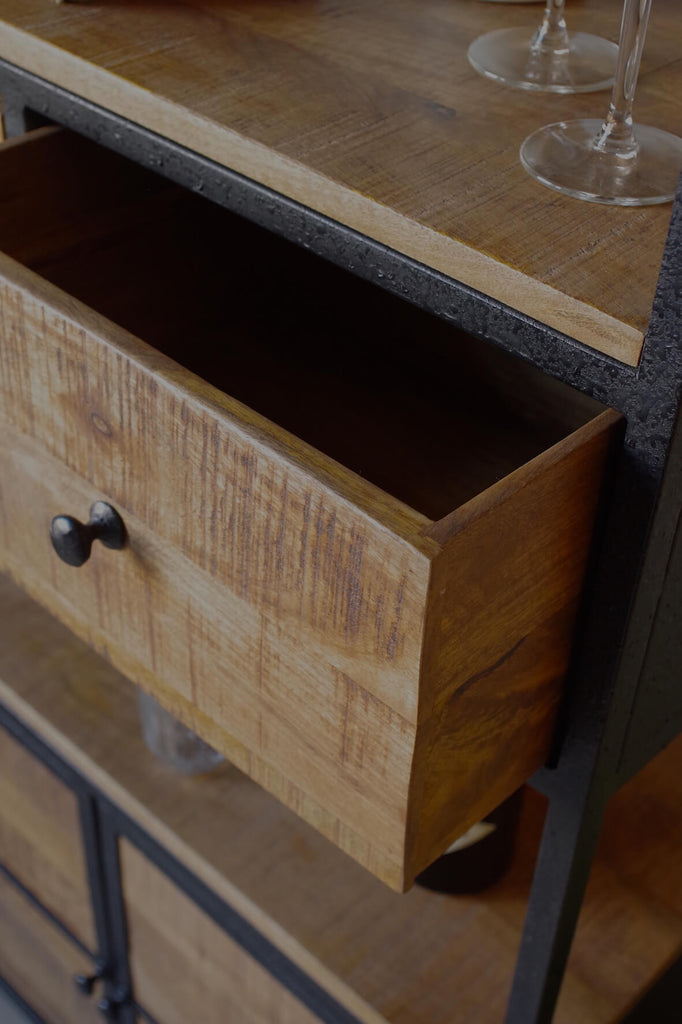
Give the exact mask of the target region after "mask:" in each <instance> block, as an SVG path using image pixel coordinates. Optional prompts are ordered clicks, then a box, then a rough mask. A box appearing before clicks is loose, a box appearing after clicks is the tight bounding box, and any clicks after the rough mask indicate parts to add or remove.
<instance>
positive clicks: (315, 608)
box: [0, 129, 620, 889]
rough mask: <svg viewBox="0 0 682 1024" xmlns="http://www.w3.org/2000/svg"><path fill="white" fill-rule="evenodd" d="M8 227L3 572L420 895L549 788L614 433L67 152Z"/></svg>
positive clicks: (156, 189) (109, 166)
mask: <svg viewBox="0 0 682 1024" xmlns="http://www.w3.org/2000/svg"><path fill="white" fill-rule="evenodd" d="M0 204H1V209H0V248H1V249H2V250H3V252H4V253H6V254H7V255H5V256H2V260H1V264H0V270H1V275H0V296H1V298H0V317H1V324H0V329H1V330H2V347H1V350H0V419H1V423H0V425H1V427H2V449H1V452H0V563H1V564H2V565H3V566H4V567H5V568H6V569H8V570H9V571H10V572H11V573H12V575H13V576H14V577H15V578H16V579H17V580H18V581H19V582H20V583H21V584H22V585H23V586H24V587H25V588H26V589H27V590H28V591H29V593H30V594H31V595H32V596H33V597H35V598H36V599H37V600H39V601H41V602H42V603H43V604H44V605H45V606H46V607H47V608H49V609H50V610H51V611H52V612H53V613H54V614H56V615H58V616H59V617H60V618H61V619H62V620H63V621H64V622H66V623H67V624H68V625H69V626H70V627H71V628H72V629H73V630H74V631H75V632H76V633H78V634H79V635H80V636H82V637H84V638H86V639H87V640H88V641H89V642H90V643H91V644H92V645H93V646H94V647H95V648H96V649H97V650H99V651H101V652H102V653H104V654H105V655H106V656H107V657H108V658H109V659H110V660H111V661H112V662H113V663H114V664H115V665H116V666H117V667H118V668H119V669H121V670H122V671H123V672H125V673H127V675H129V676H130V677H131V678H132V679H133V680H134V681H135V682H137V683H139V684H140V685H141V686H143V687H144V688H146V689H148V690H149V691H151V692H153V693H154V694H155V695H156V696H157V697H158V699H159V700H160V701H161V702H162V703H163V704H165V705H166V706H167V707H168V708H169V709H170V710H171V711H173V712H174V713H175V714H176V715H177V716H178V717H179V718H181V719H182V720H183V721H185V722H186V723H187V724H188V725H190V726H191V727H192V728H193V729H195V730H196V731H197V732H198V733H199V734H201V735H202V736H203V737H204V738H205V739H206V740H207V741H208V742H209V743H211V744H212V745H213V746H215V747H217V748H218V749H220V750H221V751H222V752H224V753H225V754H226V755H227V756H228V757H229V758H230V759H231V760H232V761H233V762H235V763H236V764H237V765H238V766H239V767H240V768H242V769H243V770H244V771H245V772H247V773H248V774H249V775H251V776H252V777H253V778H255V779H256V780H257V781H258V782H260V783H261V784H262V785H263V786H265V787H266V788H267V789H268V790H270V791H271V792H272V793H274V794H275V795H276V796H278V797H279V798H280V799H281V800H282V801H284V802H285V803H286V804H287V805H288V806H290V807H292V808H293V809H294V810H295V811H297V812H298V813H299V814H300V815H301V816H302V817H304V818H305V819H306V820H307V821H309V822H311V823H312V824H313V825H314V826H316V827H317V828H318V829H319V830H320V831H322V832H323V833H324V834H325V835H327V836H328V837H329V838H330V839H332V840H333V841H334V842H335V843H337V844H338V845H339V846H340V847H342V848H343V849H344V850H346V851H347V852H348V853H349V854H351V855H352V856H353V857H355V858H356V859H357V860H359V861H360V862H361V863H363V864H364V865H365V866H366V867H368V868H369V869H370V870H371V871H373V872H374V873H375V874H376V875H378V876H379V877H381V878H382V879H384V880H385V881H386V882H387V883H388V884H389V885H391V886H393V887H394V888H397V889H403V888H406V887H407V886H409V885H410V884H411V882H412V880H413V878H414V876H415V874H416V873H418V872H419V871H420V870H421V869H422V868H424V867H425V866H426V865H427V864H428V863H429V862H430V861H431V860H433V859H434V858H435V857H436V856H438V855H439V854H440V853H441V852H442V851H443V849H444V848H445V847H446V846H447V845H448V844H449V843H450V842H451V841H452V839H453V838H455V837H456V836H457V835H458V834H460V833H461V832H463V831H464V830H465V829H467V828H468V827H469V826H470V825H471V824H472V823H473V822H475V821H476V820H478V819H479V818H480V817H482V816H483V815H484V814H485V813H487V812H488V811H489V810H490V809H491V808H492V807H494V806H495V805H496V804H497V803H499V802H500V801H501V800H503V799H504V798H505V797H506V796H508V795H509V794H510V793H511V792H512V791H513V790H514V789H515V788H516V787H518V786H519V785H520V784H521V783H522V782H523V781H524V780H525V779H526V778H527V777H528V776H529V775H530V774H531V773H532V772H533V771H535V770H536V769H537V768H538V767H539V766H540V765H541V764H542V763H543V761H544V759H545V758H546V755H547V752H548V749H549V746H550V743H551V739H552V732H553V726H554V723H555V719H556V712H557V707H558V703H559V701H560V698H561V694H562V687H563V681H564V676H565V672H566V666H567V662H568V659H569V654H570V648H571V638H572V631H573V625H574V620H575V615H576V608H577V604H578V600H579V597H580V592H581V588H582V583H583V577H584V573H585V565H586V560H587V555H588V548H589V545H590V539H591V535H592V530H593V524H594V519H595V513H596V509H597V504H598V500H599V494H600V490H601V483H602V479H603V474H604V467H605V464H606V461H607V458H608V452H609V450H610V448H611V447H612V445H613V442H614V439H616V438H617V437H618V436H619V433H620V420H619V417H618V416H617V415H616V414H615V413H613V412H612V411H609V410H604V409H603V408H602V407H600V406H597V405H596V404H595V403H593V402H591V401H590V400H588V399H586V398H584V397H583V396H581V395H577V394H575V393H573V392H572V391H570V390H569V389H566V388H564V387H563V386H559V385H557V384H556V383H555V382H552V381H550V380H548V379H546V378H545V377H543V376H542V375H540V374H539V373H537V371H535V370H533V369H531V368H527V367H524V366H522V365H521V364H520V363H519V362H518V361H517V360H514V359H512V358H510V357H508V356H506V355H505V354H503V353H501V352H498V351H495V350H491V349H489V347H488V346H485V345H483V344H481V343H478V342H475V341H474V340H473V339H470V338H467V337H465V336H464V335H462V334H461V333H458V332H457V331H456V330H454V329H453V328H451V327H449V326H448V325H446V324H444V323H442V322H440V321H436V320H434V319H433V318H430V317H428V316H427V315H425V314H423V313H421V312H420V311H418V310H416V309H414V308H412V307H410V306H408V305H406V304H404V303H402V302H401V301H400V300H397V299H394V298H392V297H390V296H389V295H387V294H385V293H383V292H381V291H380V290H379V289H376V288H373V287H371V286H369V285H367V284H365V283H363V282H361V281H359V280H357V279H355V278H353V277H352V276H351V275H349V274H347V273H345V272H343V271H340V270H338V269H337V268H334V267H332V266H329V265H327V264H325V263H323V262H322V261H320V260H318V259H316V258H315V257H313V256H311V255H310V254H308V253H306V252H305V251H303V250H299V249H298V248H296V247H295V246H292V245H291V244H289V243H287V242H284V241H282V240H281V239H278V238H276V237H274V236H271V235H269V234H268V233H266V232H263V231H261V230H259V229H257V228H255V227H254V226H253V225H249V224H248V223H245V222H243V221H241V220H240V219H239V218H236V217H234V216H231V215H229V214H228V213H226V212H225V211H223V210H221V209H218V208H216V207H215V206H212V205H211V204H209V203H207V202H205V201H204V200H202V199H201V198H199V197H197V196H193V195H191V194H189V193H188V192H185V191H183V190H180V189H177V188H175V187H173V186H171V185H169V184H167V183H165V182H164V181H163V180H161V179H159V178H157V177H155V176H153V175H151V174H149V173H148V172H146V171H143V170H142V169H140V168H138V167H135V166H134V165H132V164H129V163H127V162H125V161H123V160H121V159H120V158H118V157H115V156H113V155H112V154H110V153H107V152H106V151H104V150H101V149H98V148H97V147H96V146H94V145H92V144H90V143H87V142H85V141H83V140H81V139H79V138H77V137H75V136H71V135H69V134H67V133H65V132H61V131H58V130H55V129H47V130H45V129H41V130H40V131H39V132H36V133H33V134H32V136H29V137H26V139H25V140H22V141H13V142H10V143H7V144H5V146H4V148H3V149H2V151H1V152H0ZM139 339H144V340H139ZM242 403H243V404H242ZM98 500H105V501H107V502H109V503H110V504H111V505H113V506H114V507H115V508H116V509H117V511H118V512H119V513H120V514H121V516H122V517H123V519H124V522H125V526H126V529H127V543H126V546H125V547H124V548H123V549H122V550H120V551H112V550H108V549H106V548H105V547H103V546H102V545H101V544H99V543H95V545H94V546H93V549H92V555H91V557H90V559H89V561H88V562H87V563H86V564H85V565H83V566H82V567H81V568H79V569H75V568H73V567H71V566H68V565H65V564H63V563H62V562H61V561H60V560H59V558H58V557H57V555H56V554H55V552H54V551H53V550H52V547H51V543H50V536H49V530H50V522H51V520H52V517H53V516H55V515H56V514H59V513H68V514H70V515H73V516H76V517H77V518H79V519H81V520H83V519H87V516H88V509H89V507H90V505H91V504H92V503H93V502H95V501H98Z"/></svg>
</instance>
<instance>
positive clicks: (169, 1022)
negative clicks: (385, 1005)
mask: <svg viewBox="0 0 682 1024" xmlns="http://www.w3.org/2000/svg"><path fill="white" fill-rule="evenodd" d="M120 857H121V872H122V878H123V899H124V903H125V908H126V918H127V924H128V942H129V951H130V968H131V974H132V982H133V991H134V993H135V1000H136V1002H138V1003H139V1004H140V1006H142V1007H143V1008H144V1009H145V1010H146V1011H147V1012H148V1013H151V1014H152V1016H153V1017H154V1019H155V1020H158V1021H163V1024H187V1022H188V1021H191V1020H196V1021H201V1024H265V1022H267V1024H314V1022H315V1021H319V1018H318V1017H317V1016H316V1015H314V1014H313V1013H311V1012H310V1010H308V1009H307V1007H306V1006H304V1004H303V1003H301V1002H300V1000H298V999H297V998H296V997H295V996H294V995H292V993H291V992H289V990H288V989H286V988H284V986H283V985H281V984H280V983H279V982H278V981H277V980H276V979H275V978H273V977H272V976H271V975H270V974H269V973H268V972H267V971H266V969H265V968H264V967H262V966H261V964H259V963H258V962H257V961H255V960H253V959H252V957H251V956H249V954H248V953H246V952H245V951H244V950H243V949H242V948H241V946H239V945H238V944H237V943H236V942H234V941H233V940H232V939H230V938H229V937H228V936H227V935H226V934H225V932H224V931H222V929H220V928H219V927H218V925H217V924H215V922H214V921H212V920H211V918H210V917H208V915H207V914H205V913H204V912H203V911H202V910H200V909H199V908H198V907H197V905H196V904H195V903H193V902H192V901H191V900H190V898H189V897H188V896H186V895H185V893H183V892H182V891H181V890H180V889H178V888H177V886H176V885H174V884H173V882H171V881H170V879H168V878H167V877H166V876H165V875H163V874H162V873H161V872H160V871H159V869H158V868H157V867H155V866H154V864H152V863H151V861H149V860H148V859H147V858H146V857H145V856H144V854H142V853H140V852H139V851H138V850H137V849H136V848H135V847H134V846H131V844H130V843H128V842H127V841H126V840H125V839H124V840H121V843H120Z"/></svg>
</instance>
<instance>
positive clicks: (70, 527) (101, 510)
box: [50, 501, 126, 566]
mask: <svg viewBox="0 0 682 1024" xmlns="http://www.w3.org/2000/svg"><path fill="white" fill-rule="evenodd" d="M50 539H51V541H52V547H53V548H54V549H55V551H56V552H57V554H58V555H59V557H60V558H61V560H62V562H66V564H67V565H76V566H78V565H83V563H84V562H87V560H88V558H89V557H90V550H91V548H92V542H93V541H94V540H101V542H102V544H104V545H105V547H108V548H114V549H115V550H119V549H120V548H122V547H123V545H124V544H125V540H126V528H125V525H124V523H123V520H122V519H121V517H120V515H119V514H118V512H117V511H116V509H114V508H112V507H111V505H107V503H106V502H105V501H96V502H95V504H94V505H92V506H91V508H90V519H89V521H88V522H87V523H81V522H79V520H78V519H74V517H73V516H55V517H54V519H53V520H52V522H51V524H50Z"/></svg>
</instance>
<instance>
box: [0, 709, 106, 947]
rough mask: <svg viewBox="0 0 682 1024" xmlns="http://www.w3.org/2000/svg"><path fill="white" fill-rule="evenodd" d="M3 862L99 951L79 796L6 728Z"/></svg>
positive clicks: (0, 755)
mask: <svg viewBox="0 0 682 1024" xmlns="http://www.w3.org/2000/svg"><path fill="white" fill-rule="evenodd" d="M0 864H2V865H3V866H4V867H6V868H7V869H8V870H9V871H11V872H12V874H13V875H14V876H15V877H16V878H17V879H18V880H19V881H20V882H21V884H22V885H25V886H26V888H27V889H28V890H29V891H30V892H31V893H32V894H33V895H34V896H35V897H36V898H37V899H38V900H40V902H41V903H42V904H43V905H44V906H45V907H47V909H48V910H49V911H51V912H52V913H53V914H54V915H55V916H56V917H57V918H58V919H59V920H60V921H61V923H62V924H63V925H65V926H66V927H67V928H68V929H69V930H70V931H71V933H72V934H73V935H75V936H76V938H78V939H79V940H80V941H81V942H82V943H83V944H84V945H85V946H87V948H88V949H90V950H91V951H92V952H93V953H94V952H95V950H96V949H97V941H96V934H95V925H94V920H93V913H92V903H91V899H90V887H89V884H88V877H87V868H86V863H85V856H84V853H83V841H82V834H81V825H80V816H79V813H78V801H77V799H76V796H75V794H74V793H73V792H72V791H71V790H70V789H68V788H67V787H66V786H65V785H64V783H63V782H60V780H59V779H57V778H56V777H55V776H54V775H53V774H52V772H50V771H49V769H47V768H46V767H45V766H44V765H43V764H41V763H40V762H39V761H38V760H37V759H36V758H35V757H33V756H32V755H31V754H29V753H28V751H26V750H25V749H24V747H22V746H21V745H20V744H19V743H18V742H17V741H16V740H15V739H13V738H12V737H11V736H9V735H8V734H7V733H6V732H5V730H4V729H0Z"/></svg>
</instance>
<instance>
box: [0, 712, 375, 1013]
mask: <svg viewBox="0 0 682 1024" xmlns="http://www.w3.org/2000/svg"><path fill="white" fill-rule="evenodd" d="M0 725H2V726H3V727H4V728H5V729H6V730H7V732H8V733H9V734H10V735H11V736H13V737H14V738H15V739H17V740H18V741H19V742H20V743H21V744H22V745H23V746H24V747H26V749H27V750H28V751H29V752H30V753H31V754H33V755H34V756H35V757H37V758H38V760H40V761H41V762H42V763H43V764H45V765H46V767H48V768H49V769H50V770H51V771H53V772H54V774H55V775H57V776H58V777H59V778H60V779H61V780H62V781H63V782H65V783H66V785H68V786H69V788H71V789H73V790H74V791H75V792H76V794H77V795H82V796H83V797H84V798H85V799H86V800H94V802H95V805H96V809H97V821H96V824H95V823H94V822H91V823H90V826H89V828H88V833H87V834H86V836H84V840H85V839H86V838H87V839H88V841H91V842H93V843H96V844H97V846H98V853H97V855H98V857H99V864H98V866H97V867H96V869H95V875H94V879H95V880H97V879H100V882H101V880H102V879H103V882H104V891H105V893H106V909H105V911H104V913H105V914H106V919H107V927H108V929H109V934H110V936H111V941H110V946H109V948H108V950H106V951H102V953H100V954H98V955H96V954H93V953H91V952H90V951H89V950H87V949H86V948H85V947H83V945H82V943H80V942H79V941H78V940H77V939H75V937H74V936H71V934H70V933H69V931H68V929H66V928H65V927H64V926H63V925H61V923H60V922H59V921H58V920H57V919H56V918H55V917H54V915H53V914H51V913H50V912H49V911H47V910H46V908H43V907H42V905H41V904H40V903H39V901H38V900H36V899H35V897H33V895H32V894H31V893H30V892H29V891H28V890H25V889H24V887H23V886H21V883H18V885H19V887H20V888H22V890H24V891H25V892H26V894H27V895H28V896H29V898H30V899H31V900H32V902H34V903H35V904H36V905H37V906H38V907H39V909H41V910H44V911H46V913H47V915H48V916H49V917H50V918H51V919H52V920H53V921H54V923H55V924H57V925H58V926H59V927H60V929H61V930H62V931H63V932H64V933H65V934H66V935H67V936H68V937H69V938H70V939H72V941H74V942H75V944H76V945H77V946H78V947H79V948H80V949H82V951H83V952H84V953H85V954H86V955H87V956H88V957H90V959H92V960H93V961H94V960H95V959H98V958H99V957H100V956H102V958H105V957H104V953H105V952H108V954H109V955H108V957H106V959H107V963H108V965H109V967H110V970H111V978H110V980H109V982H108V983H107V994H108V995H109V996H110V997H114V998H116V997H118V996H120V995H121V993H122V992H123V991H126V992H131V991H132V986H131V978H130V973H129V966H128V960H127V955H126V954H127V948H128V939H127V924H126V920H125V909H124V903H123V894H122V890H121V876H120V864H119V854H118V837H119V836H125V837H126V838H127V839H129V840H130V842H132V843H133V844H134V845H135V846H137V847H138V849H139V850H140V851H141V852H142V853H143V854H144V855H145V856H147V857H148V858H149V859H150V860H151V861H152V863H154V864H155V865H156V866H157V867H158V868H159V869H160V870H161V871H163V872H164V874H166V875H168V877H169V878H170V879H171V881H173V882H174V883H175V884H176V885H177V886H178V888H179V889H181V890H182V891H183V892H184V893H186V894H187V895H188V896H189V897H190V899H192V900H193V901H194V902H195V903H196V904H197V905H198V906H200V907H201V909H202V910H203V911H204V912H205V913H206V914H207V915H208V916H209V917H211V918H212V920H214V921H215V922H216V924H218V925H219V927H221V928H222V929H223V930H224V931H225V932H226V933H227V934H228V935H229V936H230V937H231V938H232V939H233V940H234V941H235V942H237V943H238V944H239V945H240V946H241V947H242V948H243V949H244V950H245V951H246V952H247V953H249V955H250V956H252V957H253V958H254V959H255V960H257V961H258V962H259V963H260V964H262V966H263V967H264V968H265V969H266V970H267V971H268V972H269V973H270V974H271V975H272V976H273V977H275V978H276V979H277V980H278V981H279V982H280V983H281V984H282V985H284V986H285V988H287V989H288V990H289V991H290V992H291V993H292V994H293V995H294V996H296V998H297V999H299V1000H300V1001H301V1002H302V1003H303V1004H304V1005H305V1006H307V1007H308V1008H309V1009H310V1010H311V1011H312V1012H313V1013H316V1014H317V1016H318V1017H319V1018H320V1020H321V1021H324V1022H325V1024H358V1021H357V1018H356V1017H355V1016H353V1015H352V1014H351V1013H350V1012H349V1011H348V1010H346V1008H345V1007H343V1006H342V1005H341V1004H340V1003H338V1002H337V1001H336V1000H335V999H334V998H333V996H331V995H330V994H329V993H328V992H326V991H325V990H324V989H323V988H322V987H321V986H319V985H318V984H317V982H315V981H314V980H313V979H312V978H310V977H308V975H307V974H306V973H305V972H304V971H303V970H302V969H301V968H300V967H298V966H297V965H296V964H294V963H293V961H291V960H290V959H289V958H288V957H287V956H286V955H285V954H284V953H282V952H281V950H279V949H278V948H277V947H276V946H275V945H274V944H273V943H271V942H270V941H269V940H268V939H266V938H265V937H264V936H263V935H261V933H260V932H259V931H258V930H257V929H256V928H254V926H253V925H251V924H250V923H249V922H248V921H246V919H245V918H243V917H242V916H241V915H240V914H238V913H237V911H235V910H234V909H233V908H232V907H230V906H229V905H228V904H227V903H225V902H224V901H222V900H220V899H219V898H218V897H217V896H216V894H215V893H213V892H212V890H211V889H209V887H208V886H207V885H205V884H204V883H203V882H201V881H200V880H199V879H198V878H196V877H195V876H194V875H192V874H191V873H190V872H189V871H188V870H187V868H185V867H184V866H183V865H182V864H181V863H180V862H179V861H178V860H176V858H174V857H173V856H172V855H171V854H170V853H168V852H167V851H166V850H164V849H163V847H161V846H160V845H159V844H158V843H157V842H156V841H155V840H154V839H152V838H151V836H149V835H148V833H147V832H145V831H144V829H143V828H142V827H141V826H139V825H138V824H137V823H136V822H134V821H133V820H132V819H131V818H129V817H128V816H127V815H126V814H124V812H123V811H121V810H120V809H119V808H118V807H116V806H115V804H113V803H111V801H110V800H109V799H108V798H107V797H106V796H105V795H104V794H102V793H100V792H99V790H97V788H96V787H94V786H93V785H92V784H90V783H89V782H87V780H85V779H84V778H83V777H82V776H81V775H80V774H79V773H78V772H77V771H76V770H75V769H74V768H72V767H71V766H70V765H68V764H67V763H66V762H65V761H63V760H62V758H61V757H60V756H59V755H57V754H55V753H54V751H52V750H51V749H50V747H48V746H47V745H46V744H45V743H44V742H43V740H41V739H40V738H38V737H37V736H35V735H34V734H33V733H32V732H31V730H30V729H29V728H28V727H27V726H25V725H24V724H23V723H22V722H21V721H19V719H18V718H17V717H16V716H15V715H14V714H13V713H12V712H10V711H9V710H8V709H7V708H5V707H4V706H3V705H2V704H0ZM87 813H89V812H86V814H87ZM100 872H101V874H100ZM133 995H134V993H133ZM130 1012H131V1011H130V1007H122V1010H121V1017H120V1019H121V1024H127V1017H126V1016H125V1015H126V1014H128V1013H130ZM146 1015H147V1016H148V1017H149V1014H146ZM132 1019H133V1018H131V1020H132ZM150 1020H153V1018H152V1017H150Z"/></svg>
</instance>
